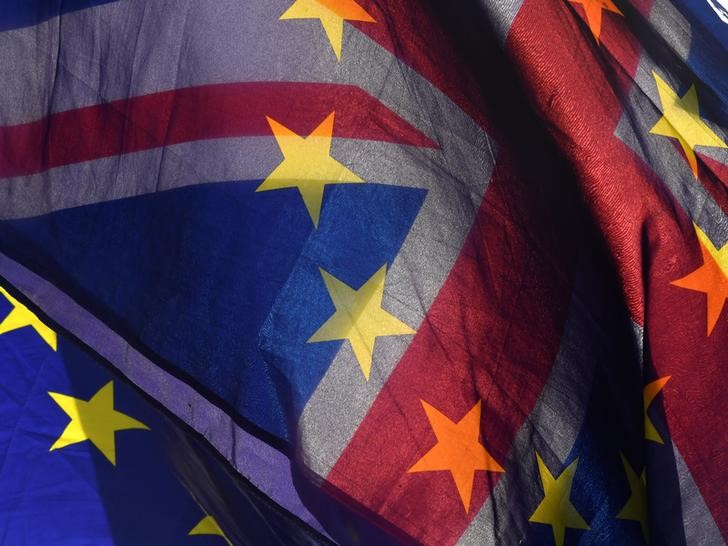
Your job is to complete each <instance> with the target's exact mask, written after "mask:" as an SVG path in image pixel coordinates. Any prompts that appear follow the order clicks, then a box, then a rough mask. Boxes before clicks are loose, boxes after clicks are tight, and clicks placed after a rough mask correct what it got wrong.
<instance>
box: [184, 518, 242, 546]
mask: <svg viewBox="0 0 728 546" xmlns="http://www.w3.org/2000/svg"><path fill="white" fill-rule="evenodd" d="M188 535H189V536H193V535H213V536H218V537H222V538H223V539H224V540H225V542H227V543H228V544H229V545H230V546H233V543H232V542H230V539H229V538H228V537H227V536H225V533H223V531H222V529H220V525H219V524H218V523H217V520H216V519H215V518H213V517H212V516H205V517H204V518H202V519H201V520H200V523H198V524H197V525H195V526H194V527H193V528H192V530H191V531H190V532H189V533H188Z"/></svg>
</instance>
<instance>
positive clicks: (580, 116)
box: [509, 0, 728, 536]
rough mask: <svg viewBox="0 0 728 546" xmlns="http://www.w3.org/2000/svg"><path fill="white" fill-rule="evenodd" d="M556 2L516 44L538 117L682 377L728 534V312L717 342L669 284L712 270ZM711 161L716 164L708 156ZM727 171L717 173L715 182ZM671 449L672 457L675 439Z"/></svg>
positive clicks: (630, 68) (689, 449)
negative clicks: (619, 131)
mask: <svg viewBox="0 0 728 546" xmlns="http://www.w3.org/2000/svg"><path fill="white" fill-rule="evenodd" d="M557 5H558V3H554V4H551V3H543V2H540V1H538V0H527V2H526V5H524V7H523V9H522V10H521V14H520V16H519V18H518V19H517V21H516V24H515V25H514V27H513V28H512V30H511V35H510V40H509V44H510V47H511V48H512V50H513V56H514V58H516V59H518V60H519V62H520V63H522V70H523V76H524V80H525V81H526V82H527V83H528V85H529V86H530V89H531V91H532V94H533V97H534V100H535V101H536V104H537V107H538V109H539V111H540V112H541V113H542V115H543V116H544V117H546V118H548V119H549V121H550V122H551V123H552V124H553V127H554V137H555V139H556V140H557V141H558V142H559V143H560V145H561V146H562V149H563V150H564V151H565V152H566V153H567V154H568V155H569V156H570V157H571V158H572V162H573V165H574V168H575V169H576V170H577V171H578V173H579V178H580V182H581V184H582V188H583V192H584V194H585V196H586V199H587V202H588V205H589V206H590V208H591V210H592V211H593V214H594V215H595V217H596V219H597V221H598V224H599V226H600V229H601V231H602V232H603V234H604V236H605V238H606V240H607V243H608V245H609V246H610V247H611V252H612V255H613V257H614V259H615V261H616V263H617V266H618V268H619V271H620V274H621V277H622V283H623V286H624V291H625V294H626V296H627V301H628V303H629V304H630V307H631V311H632V313H633V317H634V318H635V319H636V320H637V321H639V322H640V323H643V324H645V327H646V336H647V337H646V340H645V344H646V346H647V349H648V354H650V355H651V364H652V366H653V367H654V371H655V373H656V375H657V376H658V377H663V376H667V375H671V376H672V379H671V380H670V382H669V383H668V385H667V387H666V388H665V391H664V395H663V396H662V399H663V400H664V403H665V404H664V405H665V412H666V416H667V421H668V427H669V431H670V435H671V436H672V439H673V440H674V441H675V443H676V444H677V446H678V449H679V450H680V451H681V453H682V455H683V457H684V459H685V461H686V463H687V465H688V468H689V469H690V471H691V473H692V475H693V477H694V479H695V481H696V483H697V485H698V487H699V489H700V492H701V493H702V495H703V497H704V499H705V501H706V503H707V505H708V507H709V509H710V510H711V512H712V515H713V517H714V518H715V520H716V522H717V524H718V527H719V528H720V530H721V532H722V533H723V534H724V536H725V535H726V533H728V503H727V502H726V501H725V484H726V483H728V436H727V435H726V433H725V431H724V428H723V427H722V425H721V424H720V422H719V418H720V416H722V415H723V414H724V412H725V396H724V395H723V394H722V386H723V385H725V384H726V382H727V381H728V370H727V369H726V367H725V366H724V365H723V363H724V361H725V347H726V346H728V318H727V317H726V312H725V311H724V313H723V315H722V318H721V319H720V321H719V322H718V325H717V326H716V329H715V330H714V332H713V334H712V335H711V336H710V337H709V338H706V323H705V321H706V316H707V311H706V301H705V299H706V298H705V295H704V294H700V293H697V292H691V291H689V290H685V289H680V288H677V287H675V286H672V285H670V282H671V281H673V280H675V279H678V278H680V277H682V276H684V275H686V274H688V273H690V272H691V271H693V270H695V269H696V268H697V267H698V266H700V265H701V263H702V260H701V258H700V251H699V247H698V243H697V240H696V238H695V234H694V230H693V228H692V225H691V222H690V221H689V219H688V218H687V215H686V214H685V212H684V211H683V210H682V209H681V208H680V206H679V205H677V204H676V203H675V202H674V200H673V197H672V195H671V194H670V193H669V191H668V190H667V189H666V188H665V186H664V185H663V183H662V182H661V181H659V180H656V179H655V177H654V174H653V173H652V171H651V170H650V168H649V166H648V165H644V164H643V163H642V161H641V160H640V159H638V158H637V157H636V156H635V154H634V153H633V152H632V151H631V150H630V149H629V148H628V147H627V146H626V145H624V144H623V143H622V142H621V141H620V140H619V139H618V138H617V137H616V136H615V135H614V129H615V126H616V123H617V120H618V119H619V116H620V115H621V110H622V106H621V105H622V101H626V100H627V97H626V96H620V94H619V88H617V91H618V92H617V93H616V94H615V92H614V91H612V89H613V88H611V87H610V86H611V84H612V82H613V80H610V79H609V77H608V75H609V74H612V75H614V76H616V75H618V74H619V70H620V69H618V70H617V71H616V74H615V73H612V72H611V71H610V70H609V69H608V68H609V65H608V64H605V59H604V58H603V57H600V56H596V55H584V54H583V52H578V51H576V50H575V48H574V47H573V43H570V42H569V41H568V40H566V39H564V37H563V36H564V35H566V34H567V32H566V31H565V29H563V28H559V27H558V26H557V25H554V24H553V21H554V19H553V17H554V13H553V11H554V10H555V9H556V8H555V7H554V6H557ZM645 7H646V6H645ZM609 20H610V21H611V22H607V20H606V19H605V22H606V23H607V25H611V26H612V27H614V25H615V24H618V23H619V20H618V19H615V18H614V17H611V16H610V17H609ZM606 29H607V32H608V31H609V26H607V27H606ZM608 36H609V35H608V34H607V37H606V38H605V40H604V41H605V45H606V47H607V48H608V49H609V53H610V55H612V56H613V57H614V58H616V59H619V60H620V64H621V65H622V67H623V68H622V69H621V70H623V71H624V73H625V74H627V75H630V74H634V67H635V63H636V62H637V56H638V53H639V49H638V47H637V46H636V44H635V42H636V39H635V38H632V39H631V40H629V42H626V43H631V44H632V48H633V49H632V50H631V51H630V49H629V48H626V47H624V48H619V47H618V45H617V44H614V43H610V42H609V41H608V39H609V38H608ZM603 37H604V35H603ZM587 120H588V121H587ZM643 138H661V137H656V136H651V135H643ZM675 153H676V154H680V152H679V151H678V150H677V149H676V151H675ZM704 162H705V163H706V164H707V165H708V166H711V167H715V165H714V164H713V162H712V161H711V160H709V159H707V158H705V159H704ZM721 171H722V172H721ZM725 174H726V173H725V170H724V169H717V168H714V169H713V172H712V174H711V175H710V176H711V177H714V176H718V177H722V176H724V175H725ZM702 182H703V183H704V184H706V186H707V187H708V188H709V189H710V191H711V192H712V193H713V195H714V196H716V197H717V200H718V202H719V203H720V204H721V205H722V206H724V207H725V184H726V179H724V180H723V186H724V187H723V188H718V187H716V185H715V181H714V180H713V179H712V178H711V180H702ZM696 183H699V182H698V181H696ZM650 379H651V377H650ZM615 449H617V446H615ZM664 449H670V446H669V443H668V444H666V445H665V446H664ZM657 524H659V522H657Z"/></svg>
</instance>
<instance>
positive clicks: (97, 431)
mask: <svg viewBox="0 0 728 546" xmlns="http://www.w3.org/2000/svg"><path fill="white" fill-rule="evenodd" d="M48 394H49V395H50V396H51V398H53V400H55V402H56V404H58V405H59V406H60V407H61V409H62V410H63V411H65V412H66V414H67V415H68V416H69V417H70V418H71V422H70V423H68V426H67V427H66V428H65V430H64V431H63V433H62V434H61V436H60V437H59V438H58V440H56V441H55V443H54V444H53V445H52V446H51V449H50V451H53V450H54V449H61V448H63V447H66V446H69V445H71V444H77V443H78V442H83V441H85V440H90V441H91V443H93V444H94V445H95V446H96V447H97V448H98V449H99V451H101V453H103V454H104V456H105V457H106V458H107V459H108V460H109V461H110V462H111V464H113V465H116V442H115V438H114V434H115V433H116V431H118V430H129V429H143V430H149V427H147V426H146V425H145V424H144V423H141V422H139V421H137V420H136V419H132V418H131V417H129V416H128V415H125V414H123V413H120V412H118V411H116V410H115V409H114V382H113V381H109V382H108V383H107V384H106V385H104V386H103V387H102V388H101V389H100V390H99V391H98V392H97V393H96V394H94V395H93V397H91V400H89V401H88V402H87V401H85V400H79V399H78V398H73V397H72V396H68V395H65V394H59V393H56V392H49V393H48Z"/></svg>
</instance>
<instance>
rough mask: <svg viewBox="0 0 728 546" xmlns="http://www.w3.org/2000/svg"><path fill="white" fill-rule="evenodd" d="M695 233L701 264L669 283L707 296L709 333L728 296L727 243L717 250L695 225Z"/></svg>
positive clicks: (716, 321)
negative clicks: (701, 256)
mask: <svg viewBox="0 0 728 546" xmlns="http://www.w3.org/2000/svg"><path fill="white" fill-rule="evenodd" d="M695 233H696V234H697V236H698V243H699V244H700V253H701V254H702V255H703V265H701V266H700V267H699V268H698V269H696V270H695V271H693V272H692V273H690V274H689V275H686V276H685V277H682V278H680V279H677V280H676V281H672V282H671V283H670V284H673V285H675V286H679V287H680V288H687V289H688V290H695V291H696V292H703V293H705V295H706V296H707V297H708V319H707V327H708V335H710V334H711V333H712V332H713V328H715V325H716V324H717V323H718V319H719V318H720V313H721V311H722V310H723V306H724V305H725V300H726V298H728V243H726V244H725V245H723V246H722V247H721V249H720V250H718V249H717V248H715V245H714V244H713V241H711V240H710V237H708V236H707V235H706V234H705V233H704V232H703V230H701V229H700V228H699V227H698V226H697V225H695Z"/></svg>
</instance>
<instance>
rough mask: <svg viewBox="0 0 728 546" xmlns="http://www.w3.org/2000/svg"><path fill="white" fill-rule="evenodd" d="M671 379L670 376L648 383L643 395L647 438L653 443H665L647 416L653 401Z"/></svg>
mask: <svg viewBox="0 0 728 546" xmlns="http://www.w3.org/2000/svg"><path fill="white" fill-rule="evenodd" d="M670 377H671V376H669V375H668V376H667V377H661V378H660V379H657V380H655V381H653V382H652V383H648V384H647V385H646V386H645V390H644V393H643V395H642V402H643V406H642V407H643V409H644V414H645V438H647V439H648V440H652V441H653V442H657V443H658V444H664V443H665V442H663V441H662V437H661V436H660V433H659V432H657V429H656V428H655V425H654V424H653V423H652V420H651V419H650V417H649V416H648V415H647V409H648V408H649V407H650V404H652V401H653V400H654V399H655V397H656V396H657V395H658V394H660V391H662V389H664V388H665V384H666V383H667V382H668V381H670Z"/></svg>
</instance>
